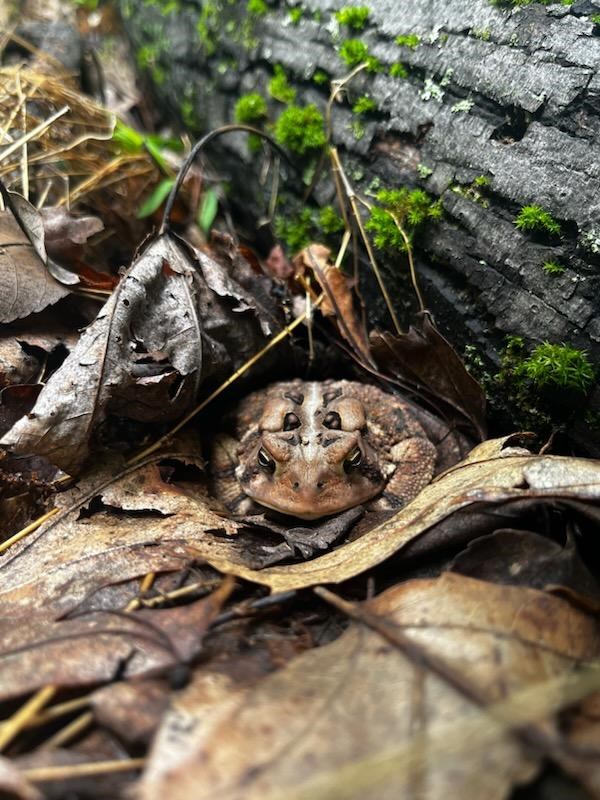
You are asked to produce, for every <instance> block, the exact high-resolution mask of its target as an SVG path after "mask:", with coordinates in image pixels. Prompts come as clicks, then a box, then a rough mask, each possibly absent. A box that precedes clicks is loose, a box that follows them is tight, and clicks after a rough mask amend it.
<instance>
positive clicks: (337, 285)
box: [294, 244, 374, 364]
mask: <svg viewBox="0 0 600 800" xmlns="http://www.w3.org/2000/svg"><path fill="white" fill-rule="evenodd" d="M330 256H331V250H330V249H329V248H328V247H325V246H324V245H322V244H311V245H309V246H308V247H305V248H304V250H301V251H300V253H298V255H297V256H296V257H295V258H294V267H295V268H296V274H297V275H298V274H304V273H306V272H307V271H310V272H311V273H312V274H313V275H314V277H315V279H316V281H317V283H318V284H319V286H320V287H321V289H322V290H323V291H324V292H325V300H324V301H323V303H321V313H322V314H324V315H325V316H327V317H333V318H334V320H335V323H336V325H337V327H338V330H339V332H340V334H341V335H342V336H343V338H344V339H345V340H346V341H347V342H348V344H349V345H350V347H351V348H352V349H353V350H354V352H355V353H356V355H357V356H359V357H360V358H361V359H362V360H363V361H365V362H366V363H367V364H373V363H374V362H373V358H372V356H371V353H370V352H369V342H368V339H367V332H366V330H365V326H364V321H363V320H362V319H361V317H360V315H359V314H358V313H357V311H356V307H355V302H356V298H355V296H354V293H353V291H352V288H351V282H350V280H349V279H348V277H347V276H346V275H344V273H343V272H342V271H341V270H340V269H338V268H337V267H336V266H335V264H332V263H331V261H330V260H329V258H330Z"/></svg>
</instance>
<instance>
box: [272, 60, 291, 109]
mask: <svg viewBox="0 0 600 800" xmlns="http://www.w3.org/2000/svg"><path fill="white" fill-rule="evenodd" d="M267 88H268V91H269V94H270V95H271V97H273V98H275V100H279V102H280V103H286V104H287V103H293V102H294V100H295V99H296V90H295V89H294V87H293V86H290V84H289V83H288V79H287V75H286V74H285V72H284V70H283V67H282V66H281V65H280V64H276V65H275V75H274V76H273V77H272V78H271V80H270V81H269V85H268V87H267Z"/></svg>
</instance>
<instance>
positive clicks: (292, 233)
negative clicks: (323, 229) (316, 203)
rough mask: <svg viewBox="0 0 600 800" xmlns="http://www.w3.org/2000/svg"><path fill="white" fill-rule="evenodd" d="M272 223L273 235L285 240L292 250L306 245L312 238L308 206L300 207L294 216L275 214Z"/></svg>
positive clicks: (311, 222)
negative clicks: (300, 209) (299, 210)
mask: <svg viewBox="0 0 600 800" xmlns="http://www.w3.org/2000/svg"><path fill="white" fill-rule="evenodd" d="M273 223H274V228H275V235H276V236H277V238H278V239H281V240H282V241H283V242H285V243H286V245H287V246H288V247H289V249H290V250H291V251H292V252H296V251H297V250H301V249H302V248H303V247H306V245H307V244H309V242H310V240H311V238H312V237H311V232H312V228H313V218H312V211H311V209H310V208H304V209H302V211H301V212H300V213H299V214H298V215H296V216H295V217H293V216H290V217H283V216H277V217H275V219H274V220H273Z"/></svg>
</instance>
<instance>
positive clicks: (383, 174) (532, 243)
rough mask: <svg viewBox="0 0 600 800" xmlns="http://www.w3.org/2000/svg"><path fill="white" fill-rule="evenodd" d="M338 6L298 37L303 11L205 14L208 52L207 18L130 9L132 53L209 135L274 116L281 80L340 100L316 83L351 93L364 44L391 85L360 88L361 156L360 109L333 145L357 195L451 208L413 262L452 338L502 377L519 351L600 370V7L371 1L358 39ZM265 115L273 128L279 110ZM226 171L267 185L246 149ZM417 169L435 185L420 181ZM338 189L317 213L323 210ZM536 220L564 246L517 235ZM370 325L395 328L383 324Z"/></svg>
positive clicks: (136, 4)
mask: <svg viewBox="0 0 600 800" xmlns="http://www.w3.org/2000/svg"><path fill="white" fill-rule="evenodd" d="M365 1H366V0H365ZM341 5H342V4H341V3H340V2H339V0H337V2H327V0H304V2H303V4H302V9H303V15H302V18H301V20H300V22H299V24H298V25H293V24H292V23H291V20H290V16H289V9H290V7H289V6H287V5H286V4H284V3H281V2H275V3H272V4H270V5H269V7H268V13H266V14H265V15H264V16H261V17H252V15H250V16H248V15H247V12H246V8H245V4H241V3H233V4H229V3H228V2H226V1H225V0H220V2H217V3H215V2H212V3H210V4H207V3H206V2H205V3H204V16H203V17H202V19H204V20H205V21H208V22H209V23H211V17H210V14H207V9H208V11H210V10H211V9H213V8H215V9H217V13H216V17H213V18H212V23H214V21H215V19H216V20H217V23H218V24H217V26H216V28H213V30H212V32H211V30H210V24H209V36H208V37H204V43H202V42H200V41H199V38H198V34H197V22H198V19H199V18H201V16H202V11H201V8H200V4H184V5H183V6H182V7H181V8H180V9H178V10H176V11H173V12H170V13H167V14H164V16H162V15H161V14H162V12H161V10H160V9H159V8H158V7H157V6H151V5H147V4H146V3H145V2H144V0H121V8H122V10H123V13H124V19H125V24H126V27H127V30H128V31H129V34H130V36H131V37H132V40H133V42H134V45H135V46H136V47H137V48H139V47H140V46H142V45H146V46H147V45H148V44H154V45H156V63H157V64H158V65H159V66H160V67H161V68H162V69H163V70H165V74H166V79H165V80H164V82H163V83H162V85H158V86H156V91H157V93H158V95H159V97H160V98H161V102H164V103H166V104H167V105H168V104H170V105H171V108H172V109H173V111H174V112H175V113H179V114H180V115H181V101H182V100H183V99H184V98H185V99H187V101H188V113H187V118H188V119H187V121H188V124H189V122H190V116H191V115H190V106H191V107H192V108H193V116H194V119H195V123H196V125H197V127H198V129H202V128H203V129H208V128H213V127H216V126H218V125H221V124H224V123H228V122H231V121H232V119H233V107H234V104H235V101H236V100H237V99H238V97H239V96H240V95H242V94H244V93H246V92H249V91H258V92H260V93H261V94H263V95H264V96H265V97H266V98H268V93H267V90H266V85H267V83H268V80H269V79H270V77H272V74H273V67H274V65H275V64H280V65H281V66H282V67H283V68H284V69H285V71H286V73H287V74H288V76H289V79H290V83H292V85H294V87H295V88H296V89H297V90H298V96H297V100H296V102H297V103H299V104H304V103H308V102H314V103H316V104H317V105H319V106H320V107H321V108H323V107H324V104H325V102H326V98H327V94H328V87H327V86H325V87H322V86H317V85H316V84H315V83H314V82H313V81H312V76H313V74H314V72H315V70H317V69H319V70H324V71H325V72H327V74H328V75H329V76H330V77H334V78H335V77H337V78H339V77H341V76H343V75H344V74H345V73H347V71H348V69H347V67H346V66H345V64H344V63H343V62H342V61H341V59H340V57H339V55H338V52H337V51H338V49H339V43H340V41H342V40H343V39H346V38H359V39H361V40H362V41H363V42H365V44H367V45H368V47H369V51H370V53H371V54H372V55H373V56H376V57H377V58H378V59H379V60H380V61H381V62H382V64H383V65H384V67H385V70H384V71H383V72H380V73H377V74H369V75H363V76H361V77H360V78H359V79H357V81H356V83H355V84H354V83H353V88H352V89H351V92H352V95H353V97H354V98H356V97H358V96H360V95H362V94H364V93H368V94H369V95H370V96H371V97H372V98H373V99H374V100H375V102H376V103H377V111H376V112H374V113H373V114H371V115H368V116H367V117H364V118H362V120H363V121H364V129H365V132H364V135H363V136H362V138H360V139H358V140H357V139H356V138H355V136H354V135H353V132H352V122H353V120H356V117H355V116H354V115H353V114H352V112H351V110H350V104H349V103H347V102H346V103H343V104H339V105H338V106H337V107H336V109H335V113H334V136H333V139H334V141H335V143H336V144H337V145H338V146H339V148H340V152H341V155H342V159H343V161H344V164H345V165H346V168H347V170H348V173H349V175H350V176H352V177H353V178H354V179H355V181H356V186H357V189H358V190H359V191H365V190H367V189H368V187H370V186H372V185H373V181H374V179H377V181H378V182H379V183H380V184H381V185H382V186H386V187H395V186H398V185H410V186H421V187H423V188H425V189H426V190H427V191H428V192H429V193H431V194H432V195H434V196H439V197H441V199H442V202H443V207H444V211H445V214H444V219H443V220H442V221H440V222H439V223H435V224H430V225H429V226H428V227H427V229H426V230H425V231H424V232H423V233H422V234H421V235H420V236H419V237H418V239H417V241H416V258H417V266H418V271H419V275H420V280H421V283H422V288H423V291H424V295H425V298H426V303H427V305H428V307H429V308H430V309H431V310H432V311H433V313H434V317H435V319H436V322H437V324H438V326H439V327H440V328H441V330H442V332H443V333H445V334H446V335H448V336H449V338H450V339H451V341H453V343H454V344H455V345H456V346H457V348H458V349H459V350H460V349H461V347H462V346H464V345H465V344H467V343H470V344H475V345H476V346H477V347H478V348H479V350H480V352H481V353H482V354H483V355H484V359H486V360H487V362H488V364H491V365H493V364H496V365H497V364H498V363H499V359H500V355H501V351H502V348H503V345H504V339H505V336H506V335H507V334H517V335H520V336H523V337H524V338H525V340H526V341H527V342H528V344H530V345H533V344H535V343H539V342H541V341H544V340H549V341H552V342H556V343H559V342H566V343H569V344H571V345H573V346H574V347H578V348H583V349H585V350H587V351H588V353H589V354H590V355H591V356H592V357H593V358H594V360H595V361H597V360H598V355H599V354H600V317H599V315H598V313H597V311H598V301H597V297H598V290H599V288H600V275H599V266H600V214H599V211H600V166H599V165H600V159H599V155H600V149H599V143H600V72H599V71H598V65H599V64H600V36H598V35H597V33H598V30H599V26H595V25H594V23H593V21H592V20H591V15H592V14H600V3H599V4H598V6H596V5H594V3H592V2H589V1H588V0H583V1H582V2H576V3H575V4H573V5H571V6H565V5H552V6H542V5H539V4H532V5H529V6H526V7H518V8H513V9H510V8H509V9H506V8H499V7H496V6H494V5H491V4H490V2H488V0H411V1H410V2H409V0H371V2H370V3H368V5H369V7H370V9H371V13H370V17H369V22H368V25H367V26H366V28H365V29H364V30H363V31H360V32H353V31H350V30H348V29H347V28H342V29H340V28H339V26H338V25H337V23H336V22H335V20H334V18H333V12H334V11H335V10H336V9H339V8H340V6H341ZM315 12H318V13H320V16H321V19H320V21H318V20H317V19H315V18H314V17H315ZM212 23H211V24H212ZM244 26H245V27H244ZM217 28H218V29H217ZM404 33H416V34H418V35H419V37H420V44H419V45H418V46H417V47H416V48H414V49H410V48H407V47H399V46H398V45H397V44H396V43H395V41H394V40H395V37H396V36H397V35H398V34H404ZM209 40H210V41H209ZM210 42H213V44H214V51H213V52H212V53H210V52H207V49H208V50H211V49H212V47H211V44H210ZM207 45H208V46H207ZM397 61H401V62H403V63H404V64H406V65H407V67H408V68H409V71H410V74H409V77H408V78H407V79H404V80H403V79H398V78H394V77H391V76H390V75H389V74H387V68H388V67H389V65H391V64H393V63H395V62H397ZM431 82H433V83H431ZM461 101H463V102H461ZM465 101H466V102H465ZM269 102H270V112H272V118H274V117H275V116H276V114H277V113H279V111H280V110H281V109H282V108H283V106H282V105H281V104H279V103H277V102H275V101H272V102H271V101H269ZM221 153H222V156H221V157H222V159H223V160H222V162H221V164H222V168H223V169H224V170H226V169H231V165H232V163H234V162H232V160H231V155H232V154H233V155H234V157H235V159H236V160H237V162H236V163H238V169H239V163H240V160H242V161H245V162H246V163H247V164H248V165H249V167H250V169H252V167H253V165H252V163H251V159H249V157H248V150H247V149H246V147H245V144H244V143H243V141H242V140H241V139H236V138H235V137H234V138H229V139H228V140H227V142H226V143H225V141H224V140H223V150H222V151H221ZM227 154H229V160H228V156H227ZM257 161H258V160H257ZM217 164H219V162H218V161H217ZM418 165H424V166H425V167H427V168H429V169H431V170H432V173H431V174H430V175H429V176H428V177H426V178H425V179H423V178H422V177H420V175H422V174H423V169H422V168H421V171H420V172H419V170H418V169H417V167H418ZM478 175H485V176H486V177H488V178H489V187H488V188H486V189H485V190H483V191H482V192H481V197H480V198H477V197H474V196H473V193H472V192H469V191H467V190H468V187H469V186H470V185H471V183H472V181H473V179H474V178H475V177H476V176H478ZM235 179H236V178H235V175H234V176H233V180H234V181H235ZM238 179H239V172H238ZM327 185H328V186H329V187H330V186H331V181H329V182H328V184H327ZM245 186H246V183H245V184H244V187H242V188H241V189H240V191H243V189H244V188H245ZM324 186H325V184H323V183H321V185H320V187H319V192H320V194H319V192H318V193H317V196H318V199H319V200H324V199H327V198H326V195H327V191H328V189H327V188H324ZM302 188H303V187H300V189H299V191H301V189H302ZM236 190H237V187H236ZM288 191H289V187H288ZM527 204H536V205H540V206H542V207H543V208H545V209H547V210H548V211H549V212H550V213H551V214H552V215H553V216H554V217H555V218H556V219H557V220H558V221H559V222H560V223H561V227H562V231H563V234H562V236H561V237H556V238H555V239H552V238H550V239H547V240H545V241H544V240H543V237H542V239H541V240H540V238H539V237H537V240H536V238H535V237H534V236H532V235H531V234H526V235H524V234H522V233H520V232H519V231H518V230H517V228H516V227H515V225H514V219H515V216H516V214H517V213H518V211H519V209H520V207H521V206H523V205H527ZM261 211H262V209H261V208H258V209H257V213H258V214H260V212H261ZM383 260H384V266H385V268H386V274H387V278H388V280H389V281H390V284H391V288H392V291H393V293H394V296H395V299H396V301H397V302H398V305H399V307H400V308H404V310H405V311H406V309H407V308H409V307H410V306H411V304H413V303H414V298H413V294H412V290H411V288H410V284H409V283H408V281H407V280H405V279H404V278H403V277H400V275H401V273H402V271H403V270H404V260H403V258H402V257H401V256H396V257H389V256H386V257H385V258H384V259H383ZM550 260H552V261H558V262H560V263H561V264H563V265H564V266H565V267H566V269H565V271H564V273H562V274H559V275H550V274H547V273H546V272H545V271H544V270H543V269H542V264H543V263H544V262H546V261H550ZM373 297H374V295H373ZM373 307H374V308H375V314H376V316H377V315H379V321H380V322H384V321H385V320H386V318H385V315H384V312H383V307H382V306H381V305H377V304H376V303H375V304H374V306H373ZM405 321H408V316H406V317H405Z"/></svg>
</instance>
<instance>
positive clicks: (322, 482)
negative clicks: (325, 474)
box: [317, 481, 325, 489]
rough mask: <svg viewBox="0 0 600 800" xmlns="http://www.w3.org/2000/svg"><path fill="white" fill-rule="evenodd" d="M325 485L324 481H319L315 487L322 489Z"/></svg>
mask: <svg viewBox="0 0 600 800" xmlns="http://www.w3.org/2000/svg"><path fill="white" fill-rule="evenodd" d="M324 486H325V481H319V482H318V483H317V489H322V488H323V487H324Z"/></svg>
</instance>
